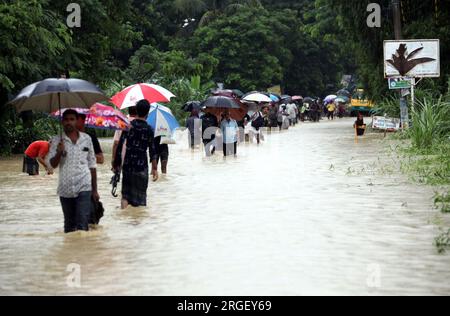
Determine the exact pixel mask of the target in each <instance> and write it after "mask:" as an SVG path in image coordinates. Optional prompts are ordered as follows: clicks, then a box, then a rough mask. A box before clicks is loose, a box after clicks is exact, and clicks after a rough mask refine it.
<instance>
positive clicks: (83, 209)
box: [47, 109, 100, 233]
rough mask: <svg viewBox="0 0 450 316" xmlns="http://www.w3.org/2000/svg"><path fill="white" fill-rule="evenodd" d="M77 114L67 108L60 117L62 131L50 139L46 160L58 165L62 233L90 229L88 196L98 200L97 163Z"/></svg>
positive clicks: (54, 165)
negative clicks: (78, 128)
mask: <svg viewBox="0 0 450 316" xmlns="http://www.w3.org/2000/svg"><path fill="white" fill-rule="evenodd" d="M77 120H78V113H77V112H76V111H75V110H71V109H69V110H66V111H65V112H64V114H63V117H62V124H63V128H64V133H62V135H61V136H56V137H55V138H53V140H52V142H51V146H50V152H49V154H48V157H47V159H48V160H47V161H48V163H49V164H51V166H52V168H57V167H59V184H58V195H59V197H60V201H61V206H62V209H63V213H64V232H65V233H71V232H74V231H77V230H84V231H88V230H89V219H90V216H91V211H92V204H91V198H92V199H94V200H95V201H99V200H100V196H99V194H98V191H97V163H96V159H95V153H94V146H93V145H92V140H91V138H90V137H89V135H87V134H85V133H82V132H79V131H78V130H77V127H76V124H77Z"/></svg>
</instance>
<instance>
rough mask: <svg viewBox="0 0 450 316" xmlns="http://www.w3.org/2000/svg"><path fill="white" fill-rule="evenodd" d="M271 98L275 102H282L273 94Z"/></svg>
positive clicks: (270, 95)
mask: <svg viewBox="0 0 450 316" xmlns="http://www.w3.org/2000/svg"><path fill="white" fill-rule="evenodd" d="M269 97H270V98H271V99H272V101H273V102H280V98H279V97H277V96H276V95H274V94H272V93H271V94H269Z"/></svg>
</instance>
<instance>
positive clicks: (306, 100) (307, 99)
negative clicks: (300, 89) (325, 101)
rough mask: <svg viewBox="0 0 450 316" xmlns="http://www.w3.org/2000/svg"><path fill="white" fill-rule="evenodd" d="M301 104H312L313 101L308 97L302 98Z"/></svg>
mask: <svg viewBox="0 0 450 316" xmlns="http://www.w3.org/2000/svg"><path fill="white" fill-rule="evenodd" d="M303 103H314V99H313V98H310V97H307V98H304V99H303Z"/></svg>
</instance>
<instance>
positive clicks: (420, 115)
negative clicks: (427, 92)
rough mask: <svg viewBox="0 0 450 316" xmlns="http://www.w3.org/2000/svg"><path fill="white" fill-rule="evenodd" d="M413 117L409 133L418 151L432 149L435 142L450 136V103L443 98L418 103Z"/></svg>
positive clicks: (428, 99)
mask: <svg viewBox="0 0 450 316" xmlns="http://www.w3.org/2000/svg"><path fill="white" fill-rule="evenodd" d="M411 117H412V126H411V128H410V129H409V131H408V133H409V135H410V137H411V141H412V144H413V146H414V147H415V148H417V149H424V150H427V149H430V148H431V146H433V144H434V143H435V142H439V141H442V140H443V139H445V138H448V137H449V136H450V135H449V132H450V103H448V102H444V101H443V100H442V98H439V99H437V100H436V99H432V98H425V99H423V100H419V101H417V103H416V106H415V107H414V109H413V112H412V113H411Z"/></svg>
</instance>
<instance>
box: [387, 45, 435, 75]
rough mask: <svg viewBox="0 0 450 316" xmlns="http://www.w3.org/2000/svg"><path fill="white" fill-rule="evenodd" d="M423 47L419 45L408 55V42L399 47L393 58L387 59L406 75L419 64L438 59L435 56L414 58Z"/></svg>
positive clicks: (401, 73)
mask: <svg viewBox="0 0 450 316" xmlns="http://www.w3.org/2000/svg"><path fill="white" fill-rule="evenodd" d="M422 49H423V47H419V48H417V49H415V50H413V51H412V52H411V53H410V54H409V55H407V54H408V50H407V47H406V44H400V46H399V48H398V49H397V53H396V54H395V55H392V59H388V60H386V61H387V62H388V63H389V64H391V65H392V66H393V67H394V68H395V69H397V70H398V72H399V73H400V75H402V76H406V75H407V74H408V72H410V71H411V70H412V69H413V68H414V67H416V66H417V65H420V64H424V63H428V62H431V61H435V60H436V59H434V58H429V57H423V58H416V59H412V58H413V57H414V56H416V55H417V54H418V53H419V52H420V51H421V50H422Z"/></svg>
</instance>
